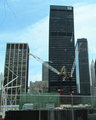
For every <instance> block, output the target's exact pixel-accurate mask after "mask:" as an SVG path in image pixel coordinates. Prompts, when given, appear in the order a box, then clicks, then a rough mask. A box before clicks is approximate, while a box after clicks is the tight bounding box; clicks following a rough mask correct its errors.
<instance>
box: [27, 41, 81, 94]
mask: <svg viewBox="0 0 96 120" xmlns="http://www.w3.org/2000/svg"><path fill="white" fill-rule="evenodd" d="M81 44H82V43H80V45H79V47H78V55H79V51H80V46H81ZM29 55H31V56H33V57H34V58H35V59H36V60H37V61H39V62H40V63H42V64H44V66H46V67H47V68H48V69H50V70H51V71H53V72H54V73H56V74H58V75H59V80H60V81H62V82H63V81H69V82H70V92H72V85H71V84H72V77H73V73H74V70H75V66H76V58H74V62H73V65H72V69H71V73H70V74H69V73H68V71H67V69H66V67H65V66H63V67H62V68H61V71H60V72H59V71H58V70H57V69H55V68H54V67H53V66H51V65H49V64H48V63H44V61H43V60H42V59H40V58H39V57H37V56H35V55H33V54H32V53H29ZM62 82H61V84H62Z"/></svg>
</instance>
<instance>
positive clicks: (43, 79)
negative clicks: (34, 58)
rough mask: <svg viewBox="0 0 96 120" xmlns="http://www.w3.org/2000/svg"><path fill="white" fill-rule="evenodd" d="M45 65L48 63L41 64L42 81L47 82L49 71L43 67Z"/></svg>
mask: <svg viewBox="0 0 96 120" xmlns="http://www.w3.org/2000/svg"><path fill="white" fill-rule="evenodd" d="M45 64H48V62H44V63H43V64H42V81H47V82H48V76H49V69H48V67H46V66H45Z"/></svg>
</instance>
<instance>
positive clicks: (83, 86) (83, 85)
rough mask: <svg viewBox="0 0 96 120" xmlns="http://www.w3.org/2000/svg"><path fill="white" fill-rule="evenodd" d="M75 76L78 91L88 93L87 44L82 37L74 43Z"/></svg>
mask: <svg viewBox="0 0 96 120" xmlns="http://www.w3.org/2000/svg"><path fill="white" fill-rule="evenodd" d="M76 77H77V79H76V80H77V88H78V93H80V94H81V95H90V75H89V59H88V44H87V39H84V38H82V39H78V40H77V43H76Z"/></svg>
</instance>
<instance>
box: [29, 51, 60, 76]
mask: <svg viewBox="0 0 96 120" xmlns="http://www.w3.org/2000/svg"><path fill="white" fill-rule="evenodd" d="M29 55H31V56H33V57H34V58H35V59H36V60H37V61H39V62H40V63H41V64H43V63H44V61H43V60H42V59H41V58H39V57H37V56H36V55H33V54H32V53H29ZM44 66H45V67H47V68H48V69H50V70H51V71H53V72H54V73H56V74H58V75H59V74H60V72H59V71H58V70H57V69H55V68H54V67H52V66H51V65H49V64H48V63H44Z"/></svg>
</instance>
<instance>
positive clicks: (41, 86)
mask: <svg viewBox="0 0 96 120" xmlns="http://www.w3.org/2000/svg"><path fill="white" fill-rule="evenodd" d="M44 92H48V81H36V82H32V81H31V82H30V93H44Z"/></svg>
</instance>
